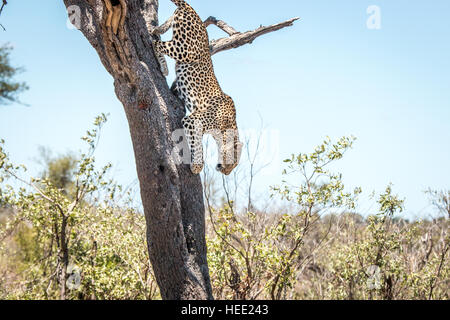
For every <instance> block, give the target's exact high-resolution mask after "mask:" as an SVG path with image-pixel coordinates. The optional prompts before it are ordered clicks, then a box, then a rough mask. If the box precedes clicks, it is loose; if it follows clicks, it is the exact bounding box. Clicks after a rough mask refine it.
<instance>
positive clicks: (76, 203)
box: [0, 115, 450, 299]
mask: <svg viewBox="0 0 450 320" xmlns="http://www.w3.org/2000/svg"><path fill="white" fill-rule="evenodd" d="M105 121H106V116H105V115H102V116H99V117H98V118H97V119H96V120H95V123H94V128H93V129H92V130H90V131H88V132H87V134H86V135H85V136H84V137H83V138H82V139H83V140H84V141H85V142H86V150H85V152H81V153H80V154H66V155H60V156H56V157H53V156H51V154H49V153H48V152H47V153H43V154H44V156H42V157H41V158H42V160H43V161H42V162H43V168H42V172H41V174H40V175H39V176H37V177H32V178H30V177H29V176H28V175H27V170H26V168H25V167H24V166H21V165H16V164H13V163H12V162H11V160H10V157H9V156H8V153H7V150H6V149H5V144H4V142H3V141H2V142H1V144H0V239H1V241H0V299H160V294H159V291H158V290H159V289H158V286H157V284H156V281H155V278H154V276H153V272H152V267H151V265H150V263H149V258H148V252H147V248H146V245H147V244H146V239H147V237H146V227H145V219H144V216H143V214H142V212H141V209H140V208H139V207H136V206H135V205H134V204H133V203H134V202H133V199H132V198H133V196H132V192H131V190H130V189H127V188H122V187H121V186H120V185H118V184H117V183H116V182H115V181H114V180H113V179H112V177H111V173H110V169H111V165H109V164H108V165H106V166H103V167H99V166H98V165H96V163H95V149H96V146H97V144H98V140H99V132H100V130H101V127H102V125H103V124H104V122H105ZM353 143H354V138H352V137H343V138H341V139H339V140H338V141H335V142H333V141H332V140H331V139H329V138H327V139H325V140H324V141H323V142H322V143H321V144H320V145H319V146H318V147H317V148H316V149H315V150H314V151H313V152H311V153H299V154H296V155H292V157H291V158H289V159H286V160H285V170H284V172H283V176H284V177H285V179H284V180H283V181H281V182H280V185H278V186H273V187H272V188H271V194H272V199H271V201H273V202H274V203H279V205H277V206H271V207H267V208H265V209H261V208H259V209H258V207H257V204H255V203H254V202H255V201H254V200H253V199H252V191H251V190H252V185H251V184H252V183H253V182H252V181H253V180H254V179H253V178H254V176H255V175H256V174H257V172H258V170H256V168H255V163H254V159H255V157H256V156H257V155H256V154H255V155H250V154H248V156H247V163H246V164H244V165H243V166H242V167H243V169H242V170H241V171H243V170H244V171H246V173H247V174H248V175H247V177H246V179H240V178H239V177H238V175H239V172H238V171H237V172H236V174H234V175H233V176H232V177H231V178H228V179H226V178H222V177H221V178H220V179H217V178H214V177H213V176H212V175H211V174H210V170H208V168H206V169H205V171H204V173H203V182H204V193H205V199H206V200H205V201H206V208H207V244H208V264H209V268H210V275H211V282H212V286H213V291H214V292H213V293H214V297H215V298H216V299H448V298H449V279H450V264H449V248H450V235H449V218H450V206H449V205H450V202H449V196H450V192H449V191H433V190H429V191H427V192H426V194H427V195H428V197H429V198H430V202H431V203H432V205H433V207H434V209H435V210H436V212H439V214H435V216H434V218H432V219H431V218H430V219H424V220H420V221H419V220H417V221H408V220H406V219H404V218H402V211H403V202H404V199H402V198H401V197H399V196H398V195H397V194H396V193H395V191H394V186H392V185H388V186H387V187H386V190H385V191H384V192H383V193H381V194H379V195H374V200H373V201H374V202H376V203H377V208H376V209H373V212H371V213H370V214H369V215H365V216H364V217H363V216H361V215H360V214H358V212H357V209H356V208H357V206H356V204H357V201H358V196H359V195H360V194H361V192H362V190H361V189H360V188H355V189H353V190H347V189H346V188H345V186H344V183H343V177H342V175H341V174H339V173H335V172H331V171H330V170H329V167H330V165H331V164H334V166H333V167H336V166H337V167H338V164H339V162H338V161H339V160H340V159H342V158H343V157H344V155H345V153H346V152H347V151H349V149H351V147H352V145H353ZM243 158H245V157H243ZM243 160H244V161H245V159H243ZM336 162H337V163H336ZM242 181H244V182H242ZM243 183H245V184H246V185H245V188H244V189H245V190H248V194H247V196H248V201H246V203H248V204H247V205H245V206H240V207H239V206H237V205H236V204H235V200H236V199H235V192H234V190H236V186H237V184H239V185H240V188H241V189H242V184H243Z"/></svg>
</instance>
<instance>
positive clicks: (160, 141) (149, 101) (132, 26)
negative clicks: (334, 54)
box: [64, 0, 292, 300]
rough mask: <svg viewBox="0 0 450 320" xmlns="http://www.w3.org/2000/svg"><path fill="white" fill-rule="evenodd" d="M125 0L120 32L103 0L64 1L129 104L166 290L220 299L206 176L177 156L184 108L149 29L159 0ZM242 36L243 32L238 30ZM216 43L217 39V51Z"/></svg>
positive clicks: (150, 232) (155, 260)
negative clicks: (175, 136)
mask: <svg viewBox="0 0 450 320" xmlns="http://www.w3.org/2000/svg"><path fill="white" fill-rule="evenodd" d="M120 2H125V3H126V4H127V12H126V16H125V17H122V18H123V19H124V25H123V26H121V27H119V30H118V33H117V35H116V34H114V32H113V31H112V30H111V28H109V27H106V23H105V22H106V19H107V12H106V7H105V4H104V1H103V0H64V3H65V5H66V7H67V9H68V14H69V18H70V19H71V21H72V22H73V23H75V25H76V26H77V27H78V28H79V29H80V31H81V32H82V33H83V34H84V36H85V37H86V38H87V40H88V41H89V42H90V44H91V45H92V46H93V47H94V48H95V50H96V51H97V53H98V55H99V57H100V60H101V62H102V64H103V66H104V67H105V68H106V70H107V71H108V72H109V73H110V74H111V76H112V77H113V79H114V88H115V93H116V95H117V97H118V99H119V100H120V101H121V103H122V104H123V106H124V109H125V113H126V117H127V119H128V123H129V130H130V134H131V139H132V142H133V148H134V154H135V160H136V169H137V175H138V178H139V182H140V189H141V198H142V204H143V208H144V214H145V218H146V223H147V242H148V251H149V257H150V261H151V263H152V266H153V271H154V273H155V278H156V280H157V283H158V286H159V288H160V292H161V297H162V298H163V299H170V300H178V299H196V300H200V299H201V300H204V299H213V296H212V289H211V283H210V278H209V270H208V264H207V260H206V240H205V217H204V214H205V208H204V202H203V190H202V185H201V180H200V176H199V175H193V174H192V173H191V172H190V169H189V166H188V165H184V164H178V163H177V162H176V161H175V159H174V157H172V151H173V150H174V147H175V144H176V142H174V141H173V140H172V132H174V131H175V130H176V129H178V128H182V126H181V119H182V118H183V117H184V115H185V110H184V106H183V105H182V103H181V102H180V101H179V100H178V99H177V98H176V97H175V96H174V95H173V93H172V92H171V91H170V89H169V87H168V85H167V82H166V79H165V78H164V77H163V75H162V74H161V72H160V70H159V65H158V62H157V60H156V58H155V56H154V54H153V50H152V44H151V40H152V35H151V34H150V33H149V31H148V26H149V25H154V26H156V25H157V24H158V17H157V12H158V0H127V1H123V0H121V1H120ZM77 14H79V17H78V16H76V15H77ZM216 22H217V21H216ZM211 23H214V21H213V22H211ZM290 25H292V21H291V22H290ZM219 27H220V26H219ZM266 28H271V27H266ZM259 29H261V28H259ZM259 29H258V30H259ZM268 30H269V29H266V31H267V32H270V31H268ZM274 30H275V29H274ZM239 35H244V34H240V33H235V34H234V35H233V36H234V37H237V36H239ZM258 35H259V34H258ZM258 35H256V36H258ZM253 36H254V34H250V35H247V38H246V36H244V37H241V38H239V39H238V40H239V44H238V45H243V44H245V43H250V42H251V41H253V40H254V38H256V36H255V37H253ZM246 39H247V40H248V41H247V42H246ZM224 41H225V42H226V43H224ZM217 43H218V44H220V45H221V47H220V50H217V51H216V52H218V51H222V50H226V49H229V48H232V47H233V41H231V44H230V41H229V40H227V39H225V40H218V41H217V42H216V44H217ZM235 44H236V46H238V45H237V43H235ZM230 45H231V46H230ZM214 46H215V44H214V43H213V42H212V46H211V50H212V52H214ZM234 47H235V46H234ZM218 48H219V47H218ZM214 53H215V52H214ZM87 76H88V75H87Z"/></svg>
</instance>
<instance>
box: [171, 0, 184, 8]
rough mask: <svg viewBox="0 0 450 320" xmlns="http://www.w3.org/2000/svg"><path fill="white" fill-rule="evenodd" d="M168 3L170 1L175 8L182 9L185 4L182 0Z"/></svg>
mask: <svg viewBox="0 0 450 320" xmlns="http://www.w3.org/2000/svg"><path fill="white" fill-rule="evenodd" d="M170 1H172V2H173V3H175V5H176V6H177V7H183V6H185V5H186V2H185V1H184V0H170Z"/></svg>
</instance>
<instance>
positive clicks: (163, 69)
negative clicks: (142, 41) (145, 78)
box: [152, 40, 169, 77]
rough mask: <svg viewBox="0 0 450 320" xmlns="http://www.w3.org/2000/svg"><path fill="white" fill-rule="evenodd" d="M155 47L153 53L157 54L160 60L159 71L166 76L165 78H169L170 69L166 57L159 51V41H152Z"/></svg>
mask: <svg viewBox="0 0 450 320" xmlns="http://www.w3.org/2000/svg"><path fill="white" fill-rule="evenodd" d="M152 46H153V52H154V53H155V56H156V59H157V60H158V64H159V69H160V70H161V73H162V74H163V75H164V77H167V76H168V75H169V68H168V67H167V61H166V58H165V57H164V54H162V53H161V52H160V51H159V50H158V41H156V40H153V41H152Z"/></svg>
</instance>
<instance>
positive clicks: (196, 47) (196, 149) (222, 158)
mask: <svg viewBox="0 0 450 320" xmlns="http://www.w3.org/2000/svg"><path fill="white" fill-rule="evenodd" d="M171 1H172V2H174V3H175V5H176V6H177V9H176V11H175V13H174V16H173V18H174V19H173V21H172V29H173V38H172V40H171V41H165V42H163V41H155V42H154V48H155V52H156V54H157V56H160V57H161V56H162V57H163V55H164V54H165V55H168V56H169V57H171V58H173V59H175V61H176V76H177V78H176V91H177V94H178V96H179V98H180V99H181V100H182V101H183V102H184V104H185V106H186V108H187V109H188V110H189V111H190V112H191V113H190V114H189V115H188V116H186V117H185V118H184V119H183V127H184V130H185V136H186V138H187V140H188V143H189V147H190V150H191V160H192V161H191V170H192V172H193V173H195V174H198V173H200V172H201V171H202V169H203V165H204V160H203V145H202V138H203V135H204V134H207V133H209V134H212V135H213V137H214V139H215V140H216V142H217V144H218V148H219V161H218V165H217V170H218V171H220V172H222V173H223V174H225V175H229V174H230V173H231V172H232V171H233V169H234V168H235V167H236V166H237V165H238V163H239V159H240V155H241V151H242V143H241V142H240V141H239V135H238V128H237V124H236V109H235V106H234V102H233V100H232V99H231V98H230V97H229V96H228V95H226V94H225V93H224V92H223V91H222V89H221V88H220V85H219V83H218V81H217V78H216V76H215V74H214V68H213V64H212V60H211V54H210V49H209V39H208V33H207V31H206V27H205V26H204V24H203V21H202V20H201V19H200V17H199V16H198V15H197V13H196V12H195V11H194V9H192V7H191V6H190V5H189V4H187V3H186V2H185V1H184V0H171Z"/></svg>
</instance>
